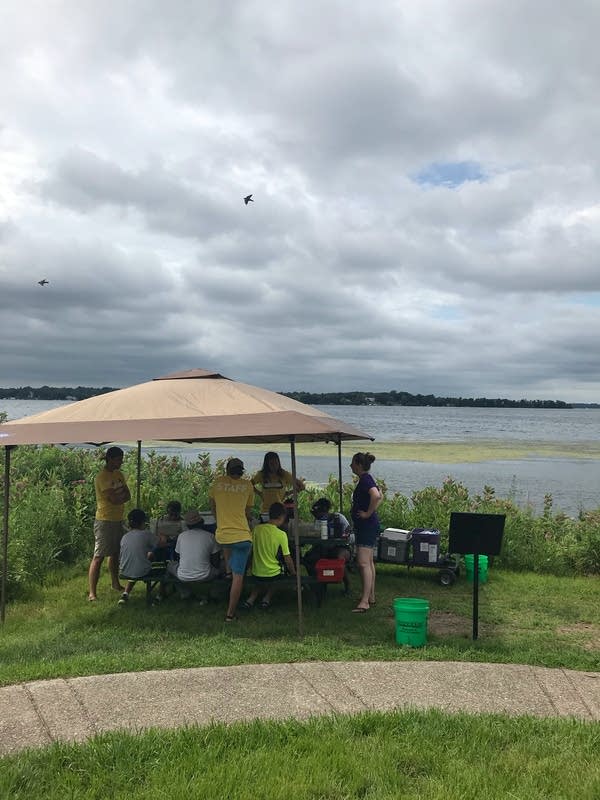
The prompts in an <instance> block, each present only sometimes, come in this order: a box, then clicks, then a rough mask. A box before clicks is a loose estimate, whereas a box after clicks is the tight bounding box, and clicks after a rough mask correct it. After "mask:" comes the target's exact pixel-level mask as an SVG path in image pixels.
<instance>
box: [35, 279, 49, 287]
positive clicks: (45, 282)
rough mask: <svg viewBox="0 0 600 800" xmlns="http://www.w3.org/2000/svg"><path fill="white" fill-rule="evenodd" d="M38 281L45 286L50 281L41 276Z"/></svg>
mask: <svg viewBox="0 0 600 800" xmlns="http://www.w3.org/2000/svg"><path fill="white" fill-rule="evenodd" d="M38 283H39V285H40V286H45V285H46V284H47V283H50V281H47V280H46V278H42V280H41V281H38Z"/></svg>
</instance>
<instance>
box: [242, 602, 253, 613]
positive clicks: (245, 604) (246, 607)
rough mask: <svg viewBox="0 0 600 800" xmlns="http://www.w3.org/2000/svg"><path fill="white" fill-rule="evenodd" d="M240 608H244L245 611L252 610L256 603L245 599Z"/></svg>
mask: <svg viewBox="0 0 600 800" xmlns="http://www.w3.org/2000/svg"><path fill="white" fill-rule="evenodd" d="M240 608H243V609H244V611H252V609H253V608H254V603H249V602H248V601H247V600H244V602H243V603H240Z"/></svg>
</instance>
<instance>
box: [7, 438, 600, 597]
mask: <svg viewBox="0 0 600 800" xmlns="http://www.w3.org/2000/svg"><path fill="white" fill-rule="evenodd" d="M103 463H104V462H103V453H102V451H101V450H99V449H90V448H84V447H72V448H71V447H69V448H66V447H56V446H44V447H33V446H30V447H19V448H17V449H16V450H14V451H13V453H12V457H11V465H12V468H11V487H10V489H11V494H10V519H9V525H10V537H9V563H8V568H9V569H8V589H9V596H15V594H17V593H19V592H21V591H23V589H24V588H25V587H27V586H29V585H31V584H35V583H41V582H43V581H44V580H45V578H46V576H47V575H48V573H49V571H51V570H53V569H54V568H56V567H57V566H58V565H59V564H61V563H64V562H71V561H73V562H74V561H78V560H82V559H86V560H87V559H88V558H89V556H90V555H91V550H92V543H93V535H92V529H93V519H94V514H95V508H96V501H95V495H94V478H95V476H96V474H97V472H98V471H99V470H100V469H101V468H102V466H103ZM123 471H124V473H125V475H126V477H127V481H128V484H129V486H130V488H131V491H132V500H131V502H130V503H129V504H128V506H127V509H126V510H129V509H130V508H132V507H133V506H134V505H135V504H136V503H137V498H136V482H137V453H136V452H135V451H131V452H128V453H126V456H125V459H124V463H123ZM223 471H224V462H222V461H216V463H215V464H214V467H211V462H210V456H209V454H208V453H201V454H200V455H198V457H197V458H196V459H195V460H194V461H192V462H190V463H185V462H184V460H183V459H182V458H181V457H180V456H169V455H163V454H159V453H156V452H154V451H153V452H150V453H147V454H145V455H144V457H143V458H142V461H141V494H140V505H141V507H142V508H143V509H144V510H145V511H146V512H147V513H148V515H149V516H158V515H159V514H163V513H164V511H165V509H166V505H167V503H168V502H169V500H174V499H177V500H179V501H180V502H181V504H182V506H183V508H184V510H185V509H189V508H192V507H197V508H199V509H201V510H203V509H207V508H208V507H209V498H208V492H209V488H210V485H211V483H212V481H213V479H214V477H215V475H217V474H222V473H223ZM2 480H3V476H0V483H1V482H2ZM379 485H380V488H381V489H382V492H383V495H384V497H383V501H382V503H381V505H380V507H379V511H378V513H379V517H380V520H381V524H382V526H383V527H397V528H408V529H411V528H417V527H423V528H437V529H439V530H440V532H441V538H442V550H443V551H445V550H446V549H447V543H448V538H447V537H448V527H449V523H450V513H451V512H452V511H477V512H481V513H502V514H505V515H506V526H505V532H504V541H503V547H502V553H501V555H500V557H499V558H498V559H497V563H499V564H501V565H502V566H505V567H507V568H509V569H520V570H533V571H535V572H547V573H553V574H557V575H569V574H586V573H595V574H600V510H598V511H593V512H585V513H582V514H581V515H580V517H579V518H578V519H572V518H570V517H567V516H565V515H564V514H562V513H556V514H555V513H554V512H553V509H552V498H551V497H550V496H547V498H546V502H545V505H544V510H543V513H542V514H541V515H538V516H536V515H535V513H534V511H533V509H532V508H531V507H530V506H526V507H524V508H521V507H519V506H517V505H516V504H515V503H514V502H513V501H512V500H511V499H501V498H498V497H496V495H495V491H494V489H493V488H492V487H489V486H486V487H484V489H483V492H482V493H481V494H477V495H474V496H473V497H471V496H469V492H468V490H467V489H466V488H465V487H464V486H463V485H462V484H461V483H459V482H457V481H455V480H454V479H452V478H450V477H448V478H447V479H446V480H445V481H443V483H442V485H441V486H428V487H425V488H424V489H421V490H419V491H416V492H414V493H413V494H412V496H411V498H407V497H406V496H404V495H402V494H400V493H390V492H389V490H388V488H387V486H386V484H385V481H379ZM353 488H354V484H353V483H350V482H348V483H344V484H342V496H343V510H344V513H345V514H346V516H348V517H349V516H350V515H349V509H350V505H351V500H352V491H353ZM321 496H326V497H329V499H330V500H331V502H332V505H333V507H334V508H335V509H337V508H338V506H339V481H338V478H337V477H335V476H333V475H331V476H330V478H329V481H328V482H327V484H326V485H325V486H324V487H310V488H309V489H307V491H305V492H301V493H300V495H299V498H298V504H299V516H300V518H302V519H311V515H310V507H311V505H312V503H313V502H314V501H315V500H316V499H317V498H318V497H321ZM2 502H3V492H2V493H0V508H1V504H2ZM256 509H258V505H257V506H256Z"/></svg>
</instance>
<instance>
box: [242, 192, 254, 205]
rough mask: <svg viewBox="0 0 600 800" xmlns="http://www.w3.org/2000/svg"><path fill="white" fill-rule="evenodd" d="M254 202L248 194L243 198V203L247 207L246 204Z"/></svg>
mask: <svg viewBox="0 0 600 800" xmlns="http://www.w3.org/2000/svg"><path fill="white" fill-rule="evenodd" d="M253 202H254V200H253V199H252V195H251V194H249V195H248V196H247V197H244V203H245V204H246V205H248V203H253Z"/></svg>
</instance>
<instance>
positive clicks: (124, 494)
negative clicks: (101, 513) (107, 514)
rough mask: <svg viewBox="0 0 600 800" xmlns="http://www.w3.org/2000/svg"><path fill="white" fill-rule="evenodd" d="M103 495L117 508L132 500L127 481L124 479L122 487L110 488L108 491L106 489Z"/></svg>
mask: <svg viewBox="0 0 600 800" xmlns="http://www.w3.org/2000/svg"><path fill="white" fill-rule="evenodd" d="M102 495H103V496H104V497H105V499H107V500H108V501H109V502H110V503H112V504H113V505H115V506H120V505H123V504H124V503H128V502H129V501H130V500H131V492H130V491H129V487H128V486H127V484H126V483H125V479H123V480H122V482H121V485H120V486H117V487H116V488H113V487H109V488H108V489H104V490H103V492H102Z"/></svg>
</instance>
